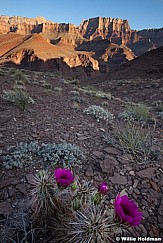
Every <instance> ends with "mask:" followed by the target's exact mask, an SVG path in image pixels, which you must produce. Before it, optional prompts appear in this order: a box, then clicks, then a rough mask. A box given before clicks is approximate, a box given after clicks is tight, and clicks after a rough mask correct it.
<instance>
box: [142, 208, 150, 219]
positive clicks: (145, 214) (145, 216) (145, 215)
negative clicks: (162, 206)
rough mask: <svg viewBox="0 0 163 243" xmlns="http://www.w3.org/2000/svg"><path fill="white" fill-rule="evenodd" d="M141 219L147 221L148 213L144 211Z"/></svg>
mask: <svg viewBox="0 0 163 243" xmlns="http://www.w3.org/2000/svg"><path fill="white" fill-rule="evenodd" d="M143 217H144V218H145V219H147V218H148V217H149V213H148V212H147V211H146V210H143Z"/></svg>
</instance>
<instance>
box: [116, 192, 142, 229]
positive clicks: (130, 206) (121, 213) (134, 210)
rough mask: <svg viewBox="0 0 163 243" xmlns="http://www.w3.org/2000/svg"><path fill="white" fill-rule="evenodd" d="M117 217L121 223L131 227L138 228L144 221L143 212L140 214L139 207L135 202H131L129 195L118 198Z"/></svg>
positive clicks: (118, 196)
mask: <svg viewBox="0 0 163 243" xmlns="http://www.w3.org/2000/svg"><path fill="white" fill-rule="evenodd" d="M114 209H115V216H116V217H117V218H118V220H119V221H120V223H126V224H129V225H130V226H137V225H139V224H140V222H141V220H142V212H139V210H138V207H137V205H136V204H135V202H134V201H133V200H129V198H128V196H127V195H124V196H122V197H121V196H120V194H118V195H117V196H116V199H115V202H114Z"/></svg>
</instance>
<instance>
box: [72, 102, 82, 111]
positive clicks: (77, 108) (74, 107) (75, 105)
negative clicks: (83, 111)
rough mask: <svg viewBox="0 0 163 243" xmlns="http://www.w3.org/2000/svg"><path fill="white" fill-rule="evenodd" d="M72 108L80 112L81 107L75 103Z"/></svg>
mask: <svg viewBox="0 0 163 243" xmlns="http://www.w3.org/2000/svg"><path fill="white" fill-rule="evenodd" d="M72 108H73V109H75V110H80V106H79V104H78V103H77V102H73V105H72Z"/></svg>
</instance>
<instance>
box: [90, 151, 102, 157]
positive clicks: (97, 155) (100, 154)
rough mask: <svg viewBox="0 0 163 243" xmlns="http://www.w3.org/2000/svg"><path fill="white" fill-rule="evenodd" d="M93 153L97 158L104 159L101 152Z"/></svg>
mask: <svg viewBox="0 0 163 243" xmlns="http://www.w3.org/2000/svg"><path fill="white" fill-rule="evenodd" d="M92 153H93V155H95V156H96V157H98V158H100V159H102V158H103V156H104V154H103V153H102V152H100V151H93V152H92Z"/></svg>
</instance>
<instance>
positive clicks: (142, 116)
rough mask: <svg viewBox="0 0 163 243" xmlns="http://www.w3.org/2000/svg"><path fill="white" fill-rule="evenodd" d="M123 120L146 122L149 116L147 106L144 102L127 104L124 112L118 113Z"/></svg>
mask: <svg viewBox="0 0 163 243" xmlns="http://www.w3.org/2000/svg"><path fill="white" fill-rule="evenodd" d="M119 117H120V118H123V119H125V120H136V121H140V122H147V120H148V118H149V108H148V107H147V106H146V105H144V104H128V105H126V108H125V110H124V112H122V113H120V114H119Z"/></svg>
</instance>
